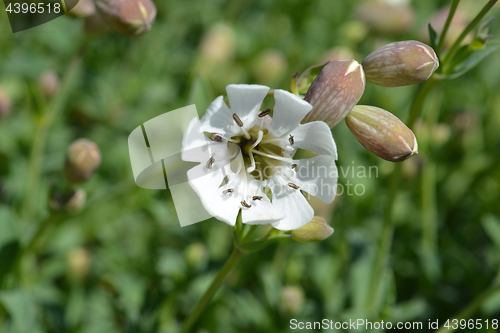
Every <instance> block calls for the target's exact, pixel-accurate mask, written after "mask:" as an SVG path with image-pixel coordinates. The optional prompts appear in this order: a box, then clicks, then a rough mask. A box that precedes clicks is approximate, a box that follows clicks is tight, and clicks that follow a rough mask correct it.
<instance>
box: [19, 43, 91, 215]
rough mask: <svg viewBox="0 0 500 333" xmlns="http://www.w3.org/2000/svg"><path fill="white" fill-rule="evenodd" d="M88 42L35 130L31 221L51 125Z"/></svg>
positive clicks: (28, 197)
mask: <svg viewBox="0 0 500 333" xmlns="http://www.w3.org/2000/svg"><path fill="white" fill-rule="evenodd" d="M85 46H86V43H83V44H82V47H81V48H80V49H79V50H78V52H77V53H76V55H75V56H74V57H73V59H72V60H71V62H70V64H69V65H68V67H67V68H66V71H65V74H64V77H63V79H62V83H61V88H60V90H59V91H58V93H57V94H56V96H54V99H53V100H52V101H51V103H50V104H49V105H48V106H47V107H46V108H45V110H43V111H44V112H43V114H42V118H41V119H40V121H39V123H38V126H37V128H36V131H35V137H34V139H33V147H32V149H31V154H30V162H29V166H28V175H27V182H26V189H25V191H26V193H25V198H24V207H23V208H24V212H23V213H24V214H23V216H24V218H25V220H27V221H28V222H31V220H32V219H33V217H34V215H35V213H34V211H35V207H36V200H37V197H38V195H39V187H40V174H41V169H42V164H43V153H44V151H45V144H46V142H47V137H48V133H49V129H50V126H51V125H52V123H53V122H54V120H55V119H56V118H57V116H58V115H59V113H60V112H61V111H62V109H63V108H64V106H65V105H66V102H67V100H68V97H69V93H70V91H71V88H72V83H73V81H74V77H75V73H76V72H77V69H78V68H79V67H80V63H81V60H82V54H83V52H84V50H85Z"/></svg>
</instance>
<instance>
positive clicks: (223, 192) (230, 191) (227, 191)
mask: <svg viewBox="0 0 500 333" xmlns="http://www.w3.org/2000/svg"><path fill="white" fill-rule="evenodd" d="M233 192H234V190H233V189H232V188H228V189H227V190H224V191H222V194H224V195H226V194H228V193H233Z"/></svg>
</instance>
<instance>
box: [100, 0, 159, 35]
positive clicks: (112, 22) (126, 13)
mask: <svg viewBox="0 0 500 333" xmlns="http://www.w3.org/2000/svg"><path fill="white" fill-rule="evenodd" d="M95 4H96V6H97V9H98V10H99V13H100V14H101V16H102V17H103V19H104V21H105V22H106V23H107V24H108V25H109V26H110V27H112V28H113V29H115V30H116V31H117V32H119V33H121V34H123V35H126V36H130V37H137V36H140V35H142V34H144V33H146V32H148V31H149V30H150V29H151V26H152V25H153V23H154V21H155V19H156V6H155V5H154V3H153V2H152V1H151V0H96V1H95Z"/></svg>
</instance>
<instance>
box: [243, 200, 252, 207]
mask: <svg viewBox="0 0 500 333" xmlns="http://www.w3.org/2000/svg"><path fill="white" fill-rule="evenodd" d="M241 205H242V206H243V207H245V208H250V207H252V205H250V204H249V203H248V202H246V201H245V200H243V201H242V202H241Z"/></svg>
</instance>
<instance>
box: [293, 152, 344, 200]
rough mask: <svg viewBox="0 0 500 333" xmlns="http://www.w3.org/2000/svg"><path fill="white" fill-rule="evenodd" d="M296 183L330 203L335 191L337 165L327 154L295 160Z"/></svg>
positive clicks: (305, 190)
mask: <svg viewBox="0 0 500 333" xmlns="http://www.w3.org/2000/svg"><path fill="white" fill-rule="evenodd" d="M296 164H297V167H298V171H297V172H295V171H293V172H294V173H295V175H294V176H295V179H296V184H297V185H299V187H300V189H301V190H303V191H304V192H307V193H309V194H311V195H313V196H315V197H316V198H318V199H320V200H321V201H323V202H324V203H327V204H328V203H331V202H332V201H333V199H335V195H336V193H337V178H338V173H337V166H336V165H335V160H334V159H333V157H331V156H329V155H319V156H315V157H312V158H307V159H301V160H298V161H296Z"/></svg>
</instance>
